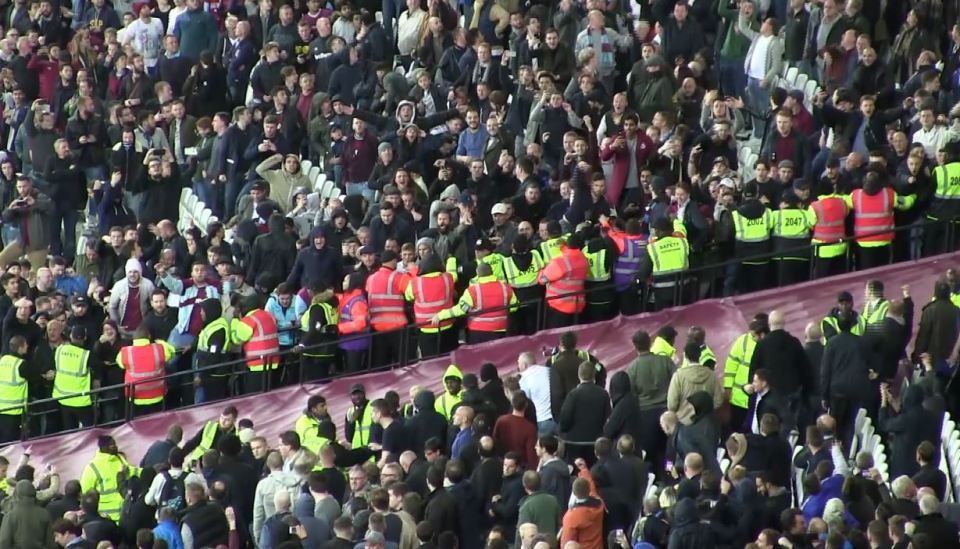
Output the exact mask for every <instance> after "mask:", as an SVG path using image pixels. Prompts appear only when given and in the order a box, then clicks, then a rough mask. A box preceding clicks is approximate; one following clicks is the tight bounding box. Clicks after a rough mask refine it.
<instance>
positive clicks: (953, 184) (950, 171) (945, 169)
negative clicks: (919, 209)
mask: <svg viewBox="0 0 960 549" xmlns="http://www.w3.org/2000/svg"><path fill="white" fill-rule="evenodd" d="M933 175H934V176H936V180H937V188H936V190H934V191H933V198H935V199H937V200H960V162H951V163H949V164H947V165H945V166H937V167H936V168H934V169H933Z"/></svg>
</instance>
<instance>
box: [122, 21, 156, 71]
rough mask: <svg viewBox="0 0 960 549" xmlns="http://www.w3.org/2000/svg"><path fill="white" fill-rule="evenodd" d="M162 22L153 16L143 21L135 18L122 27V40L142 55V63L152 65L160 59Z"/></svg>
mask: <svg viewBox="0 0 960 549" xmlns="http://www.w3.org/2000/svg"><path fill="white" fill-rule="evenodd" d="M163 36H164V33H163V23H161V22H160V20H159V19H157V18H155V17H151V18H150V21H149V22H146V23H144V22H143V20H142V19H137V20H136V21H134V22H133V23H130V24H129V25H128V26H127V28H126V29H124V33H123V40H124V42H125V43H126V42H130V43H132V44H133V49H134V51H136V52H137V53H139V54H140V55H142V56H143V64H144V65H146V66H147V67H153V66H154V65H156V64H157V61H159V60H160V51H161V49H162V46H163Z"/></svg>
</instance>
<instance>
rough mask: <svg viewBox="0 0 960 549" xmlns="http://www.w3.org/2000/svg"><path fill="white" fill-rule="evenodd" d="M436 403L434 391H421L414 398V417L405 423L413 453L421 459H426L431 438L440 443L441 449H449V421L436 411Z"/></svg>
mask: <svg viewBox="0 0 960 549" xmlns="http://www.w3.org/2000/svg"><path fill="white" fill-rule="evenodd" d="M435 401H436V397H435V396H434V394H433V392H432V391H428V390H426V389H423V390H421V391H420V392H419V393H417V395H416V396H415V397H413V404H414V410H415V411H414V414H413V417H410V418H408V419H407V420H406V421H405V422H404V427H406V429H407V435H408V436H409V437H410V442H411V444H412V445H413V451H414V452H416V454H417V457H419V458H423V457H424V448H425V447H426V443H427V441H428V440H430V439H431V438H436V439H437V440H438V441H440V445H441V448H446V447H447V420H446V418H444V417H443V415H441V414H440V413H439V412H437V411H436V410H435V409H434V402H435Z"/></svg>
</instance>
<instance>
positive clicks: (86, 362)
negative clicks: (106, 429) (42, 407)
mask: <svg viewBox="0 0 960 549" xmlns="http://www.w3.org/2000/svg"><path fill="white" fill-rule="evenodd" d="M54 363H55V364H56V368H57V372H56V375H55V377H54V378H53V398H57V399H60V405H61V406H67V407H70V408H82V407H84V406H90V405H91V404H93V401H92V400H90V351H87V350H86V349H83V348H81V347H77V346H76V345H73V344H66V345H61V346H59V347H57V351H56V353H54Z"/></svg>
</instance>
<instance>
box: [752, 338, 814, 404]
mask: <svg viewBox="0 0 960 549" xmlns="http://www.w3.org/2000/svg"><path fill="white" fill-rule="evenodd" d="M761 368H763V369H765V370H766V371H767V373H768V375H769V382H770V387H771V388H772V389H773V390H774V391H776V392H777V393H779V394H781V395H785V396H786V395H793V394H795V393H796V392H797V391H801V390H802V391H803V392H804V393H805V394H807V393H809V390H810V387H811V385H813V383H812V379H811V372H810V364H809V363H807V354H806V352H804V350H803V345H802V344H801V343H800V340H799V339H797V338H796V337H794V336H792V335H791V334H790V333H789V332H787V331H786V330H773V331H772V332H770V333H769V334H767V336H766V337H764V338H763V339H761V340H760V341H759V342H758V343H757V347H756V349H755V350H754V351H753V358H752V359H751V361H750V379H753V374H754V373H755V372H756V371H757V370H759V369H761Z"/></svg>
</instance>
